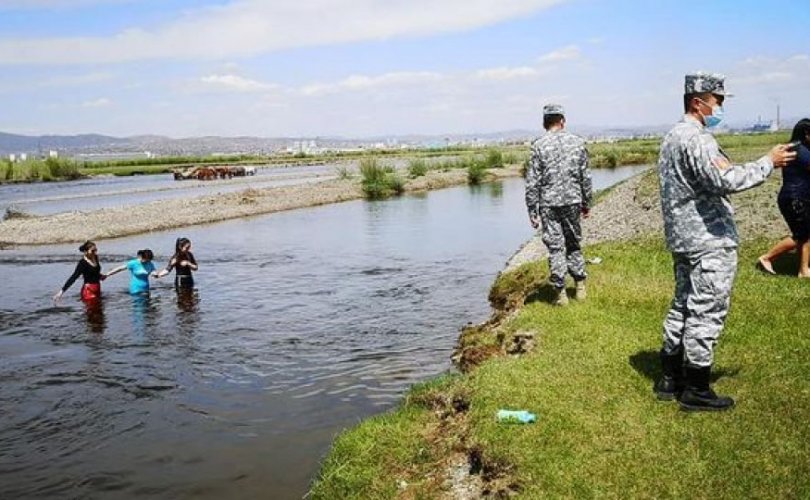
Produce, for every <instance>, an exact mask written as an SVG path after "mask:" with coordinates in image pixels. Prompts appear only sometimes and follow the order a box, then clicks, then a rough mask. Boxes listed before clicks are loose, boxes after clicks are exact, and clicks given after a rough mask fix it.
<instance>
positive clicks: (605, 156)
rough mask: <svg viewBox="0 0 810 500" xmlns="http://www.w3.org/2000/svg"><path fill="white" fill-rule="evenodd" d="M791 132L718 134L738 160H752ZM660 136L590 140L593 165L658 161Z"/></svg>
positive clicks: (589, 149)
mask: <svg viewBox="0 0 810 500" xmlns="http://www.w3.org/2000/svg"><path fill="white" fill-rule="evenodd" d="M789 137H790V134H789V133H788V132H777V133H772V134H771V133H767V134H736V135H730V134H718V135H717V141H718V142H719V143H720V146H721V147H722V148H723V149H724V150H725V151H726V153H727V154H728V155H729V156H730V157H731V159H732V160H733V161H735V162H745V161H751V160H754V159H756V158H759V157H760V156H762V155H764V154H766V153H767V152H768V151H769V150H770V149H771V148H772V147H773V146H775V145H776V144H779V143H785V142H787V141H788V139H789ZM660 145H661V139H660V138H653V139H627V140H620V141H615V142H594V143H589V144H588V146H587V147H588V152H589V154H590V166H591V168H615V167H618V166H621V165H645V164H654V163H657V162H658V151H659V147H660Z"/></svg>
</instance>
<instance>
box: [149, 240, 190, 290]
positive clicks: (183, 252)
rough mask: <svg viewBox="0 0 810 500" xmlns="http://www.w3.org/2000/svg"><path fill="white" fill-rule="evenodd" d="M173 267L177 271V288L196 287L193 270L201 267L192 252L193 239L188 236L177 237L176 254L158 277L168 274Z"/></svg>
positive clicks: (175, 280) (175, 282)
mask: <svg viewBox="0 0 810 500" xmlns="http://www.w3.org/2000/svg"><path fill="white" fill-rule="evenodd" d="M172 269H174V270H175V271H176V273H177V274H176V275H175V278H174V286H175V287H176V288H194V278H193V277H192V275H191V271H196V270H197V269H199V267H198V266H197V261H196V260H195V259H194V254H193V253H191V240H189V239H188V238H177V241H176V242H175V244H174V255H172V258H171V259H169V265H167V266H166V269H164V270H162V271H160V273H158V278H161V277H163V276H166V275H167V274H169V273H170V272H171V271H172Z"/></svg>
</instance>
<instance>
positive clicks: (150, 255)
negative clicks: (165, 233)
mask: <svg viewBox="0 0 810 500" xmlns="http://www.w3.org/2000/svg"><path fill="white" fill-rule="evenodd" d="M138 257H142V258H144V259H146V260H152V259H154V258H155V254H153V253H152V251H151V250H149V249H148V248H144V249H143V250H138Z"/></svg>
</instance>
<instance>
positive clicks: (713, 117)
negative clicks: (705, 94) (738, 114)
mask: <svg viewBox="0 0 810 500" xmlns="http://www.w3.org/2000/svg"><path fill="white" fill-rule="evenodd" d="M701 102H702V103H704V104H706V105H707V106H708V105H709V104H708V103H707V102H706V101H703V100H701ZM701 114H703V113H701ZM725 117H726V112H725V111H724V110H723V106H719V105H717V106H712V114H710V115H708V116H706V115H703V121H704V122H705V123H706V128H714V127H716V126H718V125H720V124H721V123H722V122H723V118H725Z"/></svg>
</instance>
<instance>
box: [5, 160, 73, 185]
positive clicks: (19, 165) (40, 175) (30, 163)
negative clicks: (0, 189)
mask: <svg viewBox="0 0 810 500" xmlns="http://www.w3.org/2000/svg"><path fill="white" fill-rule="evenodd" d="M80 177H82V174H81V173H80V168H79V164H78V163H76V162H73V161H71V160H66V159H64V158H46V159H44V160H43V159H32V160H25V161H18V162H14V163H12V162H10V161H8V160H0V182H31V181H56V180H66V179H78V178H80Z"/></svg>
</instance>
